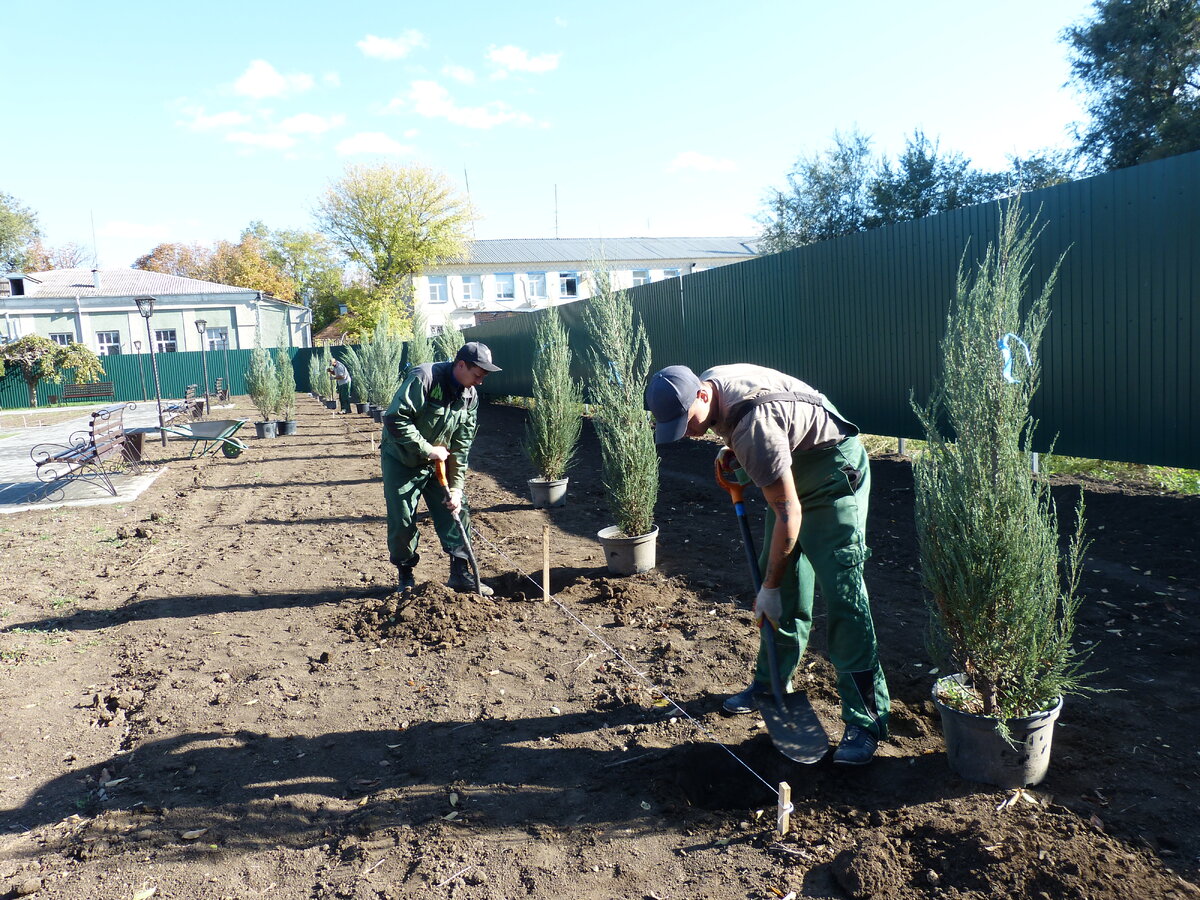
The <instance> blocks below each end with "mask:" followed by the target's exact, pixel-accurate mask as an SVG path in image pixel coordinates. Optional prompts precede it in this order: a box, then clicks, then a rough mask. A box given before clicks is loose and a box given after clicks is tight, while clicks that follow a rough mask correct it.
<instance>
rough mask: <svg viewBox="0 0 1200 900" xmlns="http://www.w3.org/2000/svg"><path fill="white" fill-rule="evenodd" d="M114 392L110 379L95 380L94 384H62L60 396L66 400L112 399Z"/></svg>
mask: <svg viewBox="0 0 1200 900" xmlns="http://www.w3.org/2000/svg"><path fill="white" fill-rule="evenodd" d="M115 396H116V394H115V393H114V391H113V383H112V382H111V381H97V382H95V383H94V384H64V385H63V386H62V398H63V400H64V401H67V400H102V399H109V400H111V399H113V398H114V397H115Z"/></svg>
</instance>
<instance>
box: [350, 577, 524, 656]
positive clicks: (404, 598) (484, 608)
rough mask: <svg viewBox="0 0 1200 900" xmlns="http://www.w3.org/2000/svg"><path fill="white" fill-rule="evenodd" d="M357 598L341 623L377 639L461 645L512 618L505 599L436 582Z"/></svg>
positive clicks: (353, 631) (366, 638)
mask: <svg viewBox="0 0 1200 900" xmlns="http://www.w3.org/2000/svg"><path fill="white" fill-rule="evenodd" d="M353 602H354V608H353V609H351V610H350V611H349V613H348V614H347V615H346V616H345V617H344V618H342V620H341V621H340V622H339V623H338V624H339V627H340V628H342V629H343V630H344V631H346V632H347V633H349V634H350V635H352V636H353V637H355V638H356V639H358V640H360V641H368V642H371V643H381V642H383V641H394V642H413V641H415V642H417V643H421V644H425V645H428V646H430V647H435V648H448V647H461V646H462V645H463V644H465V643H466V642H467V641H468V640H469V639H470V638H472V637H475V636H477V635H480V634H485V633H487V632H489V631H495V630H496V628H497V626H498V625H500V624H503V623H504V622H505V621H506V620H507V619H508V618H509V616H510V614H509V613H506V612H505V608H504V601H503V600H501V601H500V602H497V601H496V600H495V599H493V598H491V597H481V596H479V595H478V594H459V593H456V592H455V591H452V590H450V589H449V588H448V587H445V586H443V585H440V584H437V583H434V582H426V583H424V584H419V585H417V587H416V588H415V589H413V590H411V591H403V592H394V593H391V594H388V595H387V596H384V597H380V598H378V599H368V600H366V601H357V600H356V601H353Z"/></svg>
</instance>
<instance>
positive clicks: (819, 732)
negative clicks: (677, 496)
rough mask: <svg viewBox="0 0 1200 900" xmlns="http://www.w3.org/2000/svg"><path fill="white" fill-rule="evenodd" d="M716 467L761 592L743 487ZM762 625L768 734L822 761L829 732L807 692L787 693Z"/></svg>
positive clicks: (797, 755) (796, 753) (783, 746)
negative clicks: (767, 683) (767, 684)
mask: <svg viewBox="0 0 1200 900" xmlns="http://www.w3.org/2000/svg"><path fill="white" fill-rule="evenodd" d="M715 469H716V474H717V484H719V485H720V486H721V487H722V488H724V489H725V490H726V491H728V492H729V499H730V500H732V501H733V510H734V512H735V513H737V520H738V526H739V527H740V529H741V532H742V549H743V550H745V551H746V562H747V563H748V564H749V566H750V577H751V579H752V580H753V582H754V591H755V593H758V589H759V588H760V587H762V573H761V572H760V571H759V568H758V555H757V554H756V553H755V552H754V539H753V538H752V537H751V536H750V523H749V521H747V519H746V505H745V503H743V502H742V491H743V486H742V485H741V484H739V483H738V482H737V480H736V479H733V478H731V477H729V476H730V475H731V474H732V473H730V472H729V471H728V470H727V469H725V468H723V467H722V466H721V461H720V459H718V460H717V462H716V465H715ZM761 627H762V630H763V631H764V632H765V634H763V636H762V642H763V645H764V646H765V647H766V648H767V667H768V668H769V669H770V670H771V697H770V699H767V698H763V700H762V701H761V702H760V703H759V708H758V711H759V712H760V713H762V717H763V721H764V722H766V723H767V733H768V734H769V735H770V736H771V742H772V743H773V744H774V745H775V749H777V750H778V751H779V752H780V753H782V754H783V755H784V756H786V757H787V758H788V759H790V760H793V761H795V762H798V763H804V764H806V765H811V764H812V763H815V762H820V761H821V760H822V759H823V758H824V756H825V754H826V753H828V752H829V735H827V734H826V733H825V728H824V727H823V726H822V725H821V720H820V719H818V718H817V714H816V712H815V711H814V710H813V708H812V704H810V703H809V702H808V695H807V694H805V693H804V692H803V691H795V692H793V693H790V694H785V693H784V691H783V677H782V676H781V675H780V673H779V655H778V651H777V650H776V648H775V627H774V626H773V625H772V624H771V620H770V619H768V618H767V617H766V616H763V620H762V626H761ZM772 701H773V702H772Z"/></svg>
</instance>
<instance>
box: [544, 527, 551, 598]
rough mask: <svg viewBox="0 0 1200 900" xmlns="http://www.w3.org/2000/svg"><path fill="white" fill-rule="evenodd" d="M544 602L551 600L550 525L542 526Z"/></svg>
mask: <svg viewBox="0 0 1200 900" xmlns="http://www.w3.org/2000/svg"><path fill="white" fill-rule="evenodd" d="M542 602H544V603H549V602H550V526H549V525H543V526H542Z"/></svg>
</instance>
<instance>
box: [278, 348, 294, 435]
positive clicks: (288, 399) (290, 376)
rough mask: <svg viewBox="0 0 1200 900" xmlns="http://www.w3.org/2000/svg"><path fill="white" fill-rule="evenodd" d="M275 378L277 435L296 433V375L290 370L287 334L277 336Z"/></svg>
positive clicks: (290, 358)
mask: <svg viewBox="0 0 1200 900" xmlns="http://www.w3.org/2000/svg"><path fill="white" fill-rule="evenodd" d="M275 378H276V380H277V381H278V382H279V397H278V400H277V401H276V403H277V405H276V408H275V415H276V418H277V419H278V420H279V424H278V425H277V426H276V433H277V434H295V433H296V373H295V371H294V370H293V369H292V356H291V354H290V353H288V348H287V334H286V332H285V333H282V334H280V336H279V346H278V347H276V348H275Z"/></svg>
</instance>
